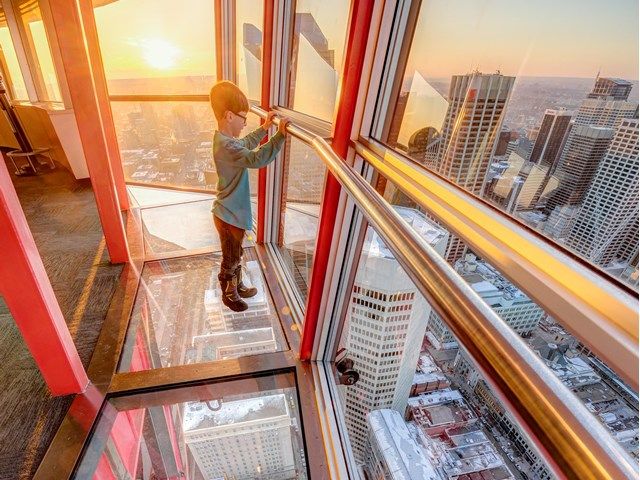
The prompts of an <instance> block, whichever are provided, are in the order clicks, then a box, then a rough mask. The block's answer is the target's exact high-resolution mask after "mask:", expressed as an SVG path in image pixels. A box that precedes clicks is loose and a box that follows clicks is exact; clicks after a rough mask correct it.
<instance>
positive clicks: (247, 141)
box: [210, 81, 288, 312]
mask: <svg viewBox="0 0 640 480" xmlns="http://www.w3.org/2000/svg"><path fill="white" fill-rule="evenodd" d="M210 100H211V108H212V109H213V113H214V115H215V117H216V120H217V122H218V129H217V130H216V131H215V132H214V134H213V161H214V163H215V166H216V171H217V172H218V193H217V197H216V200H215V201H214V202H213V210H212V212H213V222H214V224H215V226H216V229H217V230H218V234H219V235H220V243H221V245H222V264H221V265H220V273H219V275H218V280H220V288H221V289H222V302H223V303H224V304H225V305H226V306H227V307H229V308H230V309H231V310H233V311H234V312H242V311H244V310H246V309H247V308H248V306H247V303H246V302H245V301H244V300H243V298H249V297H253V296H254V295H255V294H256V293H257V290H256V289H255V288H254V287H251V288H248V287H246V286H245V285H244V284H243V282H242V266H241V263H240V262H241V258H242V240H243V238H244V233H245V230H251V229H252V228H253V223H252V219H251V203H250V197H249V174H248V172H247V169H248V168H261V167H264V166H266V165H268V164H269V163H271V162H272V161H273V160H274V159H275V158H276V155H277V154H278V152H279V151H280V149H281V148H282V145H283V143H284V135H285V132H286V126H287V123H288V122H287V120H285V119H282V120H281V121H280V125H279V126H278V132H277V133H276V134H275V135H274V136H272V137H271V138H270V139H269V141H268V142H267V143H265V144H264V145H262V146H261V147H259V148H256V147H258V145H259V144H260V141H261V140H262V139H263V138H264V137H265V135H267V131H268V130H269V127H270V126H271V125H272V123H273V116H274V115H275V114H274V112H269V114H268V115H267V119H266V120H265V122H264V123H263V124H262V125H261V126H260V127H258V128H257V129H256V130H254V131H253V132H251V133H249V134H248V135H246V136H244V137H242V138H238V137H239V136H240V133H241V132H242V129H243V128H244V127H245V125H246V124H247V114H248V113H249V101H248V100H247V97H246V96H245V94H244V93H242V91H241V90H240V89H239V88H238V87H237V86H236V85H235V84H233V83H231V82H227V81H222V82H218V83H216V84H215V85H214V86H213V87H212V88H211V93H210Z"/></svg>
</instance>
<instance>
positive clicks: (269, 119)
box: [262, 111, 277, 130]
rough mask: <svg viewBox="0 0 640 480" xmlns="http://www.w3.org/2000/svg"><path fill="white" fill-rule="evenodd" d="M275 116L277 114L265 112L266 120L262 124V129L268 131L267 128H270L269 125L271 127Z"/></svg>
mask: <svg viewBox="0 0 640 480" xmlns="http://www.w3.org/2000/svg"><path fill="white" fill-rule="evenodd" d="M276 115H277V113H276V112H274V111H270V112H267V118H266V119H265V121H264V123H263V124H262V128H264V129H265V130H269V127H271V125H273V117H275V116H276Z"/></svg>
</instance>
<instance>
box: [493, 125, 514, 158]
mask: <svg viewBox="0 0 640 480" xmlns="http://www.w3.org/2000/svg"><path fill="white" fill-rule="evenodd" d="M513 133H515V132H510V131H508V130H503V131H501V132H500V135H499V136H498V144H497V145H496V151H495V152H494V155H495V156H502V155H506V153H507V145H509V142H510V141H511V140H514V139H513V138H512V134H513Z"/></svg>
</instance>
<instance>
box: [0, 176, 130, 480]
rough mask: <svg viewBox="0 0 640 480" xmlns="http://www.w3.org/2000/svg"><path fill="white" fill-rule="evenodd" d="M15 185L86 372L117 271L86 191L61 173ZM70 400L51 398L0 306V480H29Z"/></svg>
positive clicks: (23, 179) (17, 181) (84, 185)
mask: <svg viewBox="0 0 640 480" xmlns="http://www.w3.org/2000/svg"><path fill="white" fill-rule="evenodd" d="M14 185H15V187H16V191H17V192H18V196H19V198H20V202H21V204H22V207H23V209H24V212H25V215H26V217H27V221H28V222H29V226H30V228H31V231H32V233H33V236H34V238H35V241H36V245H37V246H38V250H39V251H40V255H41V257H42V259H43V262H44V266H45V269H46V271H47V274H48V276H49V279H50V281H51V284H52V286H53V290H54V291H55V294H56V297H57V299H58V302H59V303H60V307H61V309H62V313H63V314H64V316H65V319H66V321H67V324H68V325H69V330H70V331H71V333H72V336H73V339H74V342H75V344H76V347H77V349H78V353H79V354H80V357H81V359H82V362H83V363H84V365H85V367H86V366H87V365H88V363H89V360H90V359H91V355H92V354H93V350H94V348H95V344H96V341H97V339H98V334H99V332H100V328H101V326H102V322H103V320H104V317H105V315H106V312H107V308H108V306H109V302H110V300H111V296H112V295H113V292H114V290H115V287H116V283H117V280H118V277H119V275H120V272H121V270H122V266H120V265H117V266H114V265H111V264H109V261H108V255H107V252H106V248H105V247H104V242H103V237H102V229H101V227H100V222H99V219H98V212H97V210H96V206H95V199H94V196H93V191H92V189H91V185H90V183H89V182H88V181H80V182H79V181H76V180H75V179H74V178H73V176H72V175H71V174H70V173H68V172H67V171H66V170H64V169H58V170H55V171H53V172H51V173H47V174H44V175H41V176H37V177H21V178H14ZM71 400H72V397H71V396H68V397H59V398H53V397H51V395H49V393H48V391H47V388H46V386H45V384H44V381H43V380H42V377H41V376H40V373H39V371H38V369H37V367H36V365H35V363H34V361H33V359H32V358H31V356H30V354H29V351H28V350H27V348H26V346H25V344H24V342H23V341H22V337H21V336H20V333H19V331H18V329H17V327H16V325H15V323H14V322H13V319H12V318H11V314H10V313H9V312H8V311H7V308H6V306H5V305H4V302H2V301H1V299H0V412H1V414H0V479H3V480H4V479H28V478H31V477H32V476H33V474H34V473H35V471H36V469H37V468H38V465H39V463H40V461H41V460H42V457H43V456H44V453H45V452H46V450H47V448H48V445H49V443H50V442H51V440H52V438H53V436H54V435H55V432H56V430H57V429H58V426H59V425H60V423H61V422H62V419H63V418H64V416H65V414H66V412H67V409H68V408H69V405H70V404H71Z"/></svg>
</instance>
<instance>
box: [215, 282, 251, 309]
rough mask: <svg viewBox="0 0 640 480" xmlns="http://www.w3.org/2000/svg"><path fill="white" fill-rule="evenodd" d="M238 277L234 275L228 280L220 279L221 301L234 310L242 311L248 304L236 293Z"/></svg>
mask: <svg viewBox="0 0 640 480" xmlns="http://www.w3.org/2000/svg"><path fill="white" fill-rule="evenodd" d="M237 282H238V279H237V277H236V276H233V277H231V278H230V279H228V280H223V279H220V289H221V290H222V303H224V304H225V305H226V306H227V307H229V308H230V309H231V310H233V311H234V312H244V311H245V310H246V309H247V308H249V306H248V305H247V304H246V303H245V301H244V300H242V298H240V296H239V295H238V283H237Z"/></svg>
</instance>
